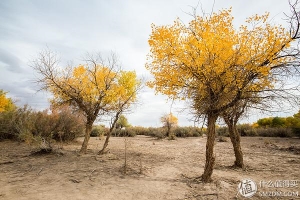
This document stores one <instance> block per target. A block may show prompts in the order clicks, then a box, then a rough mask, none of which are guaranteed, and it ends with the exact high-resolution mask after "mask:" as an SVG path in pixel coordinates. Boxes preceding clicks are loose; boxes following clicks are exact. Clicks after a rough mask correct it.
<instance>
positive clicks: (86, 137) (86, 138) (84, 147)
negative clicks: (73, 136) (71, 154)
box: [79, 120, 94, 154]
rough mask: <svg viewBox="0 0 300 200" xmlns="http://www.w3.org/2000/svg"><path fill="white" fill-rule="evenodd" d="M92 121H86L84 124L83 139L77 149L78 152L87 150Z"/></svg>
mask: <svg viewBox="0 0 300 200" xmlns="http://www.w3.org/2000/svg"><path fill="white" fill-rule="evenodd" d="M93 123H94V121H89V120H88V121H87V122H86V124H85V135H84V140H83V143H82V146H81V149H80V151H79V153H82V154H83V153H86V150H87V146H88V143H89V140H90V136H91V132H92V128H93Z"/></svg>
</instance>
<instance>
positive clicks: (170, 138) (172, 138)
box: [168, 133, 176, 140]
mask: <svg viewBox="0 0 300 200" xmlns="http://www.w3.org/2000/svg"><path fill="white" fill-rule="evenodd" d="M168 139H169V140H176V136H175V134H173V133H171V134H170V136H169V138H168Z"/></svg>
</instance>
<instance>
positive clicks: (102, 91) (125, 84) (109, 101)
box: [50, 65, 141, 112]
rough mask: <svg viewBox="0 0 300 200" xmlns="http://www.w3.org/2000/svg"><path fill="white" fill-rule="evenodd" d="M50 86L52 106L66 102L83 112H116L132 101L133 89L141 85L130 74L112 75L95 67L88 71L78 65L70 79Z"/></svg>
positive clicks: (110, 70)
mask: <svg viewBox="0 0 300 200" xmlns="http://www.w3.org/2000/svg"><path fill="white" fill-rule="evenodd" d="M55 81H56V83H57V84H52V87H50V91H51V92H52V94H53V95H54V98H53V100H52V103H54V104H61V103H64V102H68V101H70V103H75V104H76V105H78V106H79V107H80V108H81V109H82V110H83V111H85V112H89V111H91V110H93V111H94V110H96V109H97V107H99V108H101V109H104V110H110V111H111V110H114V109H118V106H120V105H121V104H126V105H125V109H126V108H127V107H129V106H130V105H131V104H132V103H133V102H134V101H136V91H137V87H139V85H140V84H141V83H140V81H139V80H138V79H137V76H136V73H135V72H134V71H120V72H116V71H113V70H112V69H110V68H108V67H106V66H101V65H96V66H94V67H92V68H90V67H89V66H85V65H79V66H77V67H75V68H74V69H73V71H72V75H71V76H64V77H60V79H58V80H55Z"/></svg>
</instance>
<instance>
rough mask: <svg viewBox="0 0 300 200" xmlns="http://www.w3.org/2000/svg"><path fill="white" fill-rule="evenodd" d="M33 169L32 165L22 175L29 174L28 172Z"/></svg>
mask: <svg viewBox="0 0 300 200" xmlns="http://www.w3.org/2000/svg"><path fill="white" fill-rule="evenodd" d="M32 169H33V166H31V168H30V169H29V170H27V171H26V172H24V173H23V174H22V175H21V176H24V175H25V174H27V173H28V172H30V171H31V170H32Z"/></svg>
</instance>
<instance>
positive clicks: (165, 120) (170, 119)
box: [160, 113, 178, 126]
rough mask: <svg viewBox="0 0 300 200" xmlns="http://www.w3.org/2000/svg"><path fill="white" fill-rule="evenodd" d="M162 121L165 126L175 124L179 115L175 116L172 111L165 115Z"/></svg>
mask: <svg viewBox="0 0 300 200" xmlns="http://www.w3.org/2000/svg"><path fill="white" fill-rule="evenodd" d="M160 121H161V123H163V124H164V126H175V125H177V124H178V119H177V117H175V116H174V115H173V114H172V113H170V114H168V115H164V116H163V117H161V118H160Z"/></svg>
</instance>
